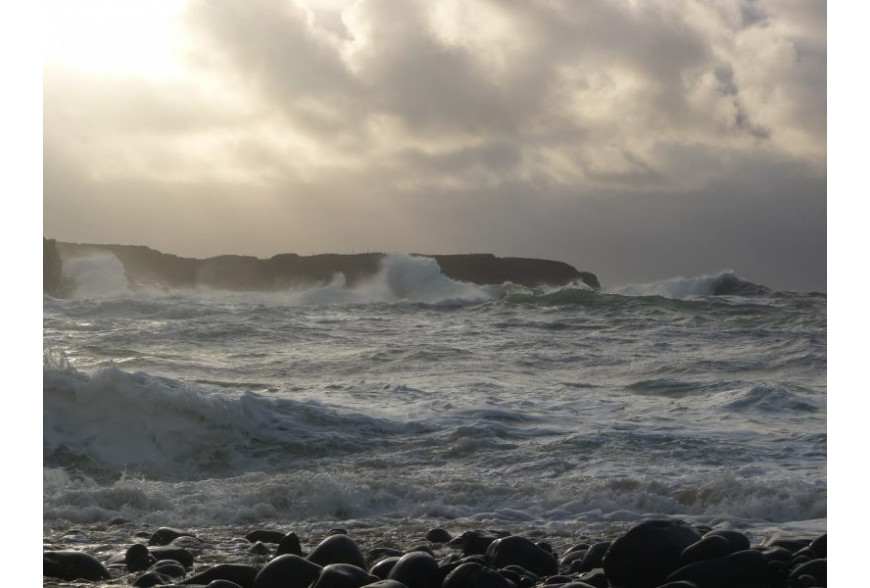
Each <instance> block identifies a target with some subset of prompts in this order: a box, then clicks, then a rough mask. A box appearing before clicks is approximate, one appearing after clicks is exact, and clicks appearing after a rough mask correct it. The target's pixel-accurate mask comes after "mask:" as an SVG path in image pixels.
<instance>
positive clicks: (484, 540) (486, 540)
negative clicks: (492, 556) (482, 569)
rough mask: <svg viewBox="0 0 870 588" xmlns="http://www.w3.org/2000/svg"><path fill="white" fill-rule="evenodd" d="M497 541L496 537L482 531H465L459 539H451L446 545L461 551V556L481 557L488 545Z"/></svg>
mask: <svg viewBox="0 0 870 588" xmlns="http://www.w3.org/2000/svg"><path fill="white" fill-rule="evenodd" d="M496 539H498V536H496V535H494V534H492V533H485V532H483V531H475V530H470V531H465V532H463V533H462V534H461V535H460V536H459V537H455V538H453V539H451V540H450V541H449V542H448V543H447V545H449V546H450V547H458V548H460V549H462V555H476V554H480V555H483V554H484V553H486V549H487V547H489V545H490V543H492V542H493V541H495V540H496Z"/></svg>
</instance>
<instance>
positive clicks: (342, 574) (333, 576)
mask: <svg viewBox="0 0 870 588" xmlns="http://www.w3.org/2000/svg"><path fill="white" fill-rule="evenodd" d="M378 580H380V578H376V577H374V576H372V575H370V574H369V573H368V572H367V571H365V570H364V569H362V568H360V567H359V566H356V565H353V564H346V563H337V564H329V565H328V566H325V567H324V568H323V570H322V571H321V572H320V576H319V577H318V578H317V581H316V582H314V586H313V588H360V587H361V586H365V585H366V584H371V583H373V582H377V581H378Z"/></svg>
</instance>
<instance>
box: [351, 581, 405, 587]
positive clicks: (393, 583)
mask: <svg viewBox="0 0 870 588" xmlns="http://www.w3.org/2000/svg"><path fill="white" fill-rule="evenodd" d="M362 588H408V587H407V586H405V585H404V584H402V583H401V582H396V581H395V580H378V581H377V582H374V583H372V584H366V585H365V586H363V587H362Z"/></svg>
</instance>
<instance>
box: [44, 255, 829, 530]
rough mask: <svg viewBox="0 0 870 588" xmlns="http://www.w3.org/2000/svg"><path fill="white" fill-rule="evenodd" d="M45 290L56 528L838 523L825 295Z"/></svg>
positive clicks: (340, 286)
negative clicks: (832, 504)
mask: <svg viewBox="0 0 870 588" xmlns="http://www.w3.org/2000/svg"><path fill="white" fill-rule="evenodd" d="M64 271H65V273H66V274H67V275H68V276H69V277H70V278H77V279H78V280H79V284H80V289H79V292H78V294H77V296H76V297H75V298H72V299H66V300H58V299H53V298H50V297H45V298H44V302H43V310H44V329H43V333H44V339H43V340H44V350H45V351H44V370H43V466H44V479H43V517H44V522H45V526H46V529H57V528H63V527H64V526H68V525H71V524H73V525H74V524H89V523H100V522H104V521H109V520H111V519H112V518H115V517H124V518H126V519H128V520H130V521H134V522H140V523H152V524H158V525H159V524H172V525H188V526H197V527H199V528H201V527H209V526H211V527H215V528H216V527H218V526H221V525H239V524H263V523H269V522H286V521H295V522H297V523H298V524H303V525H305V524H307V525H316V524H320V523H321V522H322V523H323V524H330V523H333V522H343V523H344V524H345V525H348V524H350V525H360V526H365V525H381V524H405V525H421V524H424V522H425V521H435V522H437V521H441V522H443V521H446V520H451V521H458V522H463V521H465V522H492V523H494V524H512V523H515V524H541V525H559V524H576V523H584V522H585V523H590V524H594V523H597V522H598V523H600V522H607V521H612V522H621V521H633V520H637V519H638V518H640V517H643V516H645V515H649V514H653V513H656V514H673V515H680V516H686V517H688V518H689V519H691V520H695V521H698V522H708V523H709V522H715V521H721V520H729V521H733V522H735V523H736V524H741V525H748V526H749V527H750V528H752V527H770V526H771V525H772V526H773V527H776V526H782V527H790V528H801V525H805V526H807V528H810V527H812V528H817V527H818V524H819V521H818V519H824V518H825V517H826V445H827V438H826V303H827V302H826V298H825V296H824V295H821V294H814V295H813V294H794V293H776V294H771V295H758V296H755V297H741V296H710V295H709V294H711V293H712V292H713V291H714V290H715V288H716V285H717V284H721V283H722V282H723V280H724V281H728V280H731V281H735V280H736V281H739V279H738V278H736V276H733V275H731V274H722V275H718V276H710V277H703V278H692V279H677V280H670V281H667V282H661V283H658V284H648V285H643V286H635V287H632V288H626V289H623V290H621V291H616V292H593V291H589V290H586V289H583V288H580V287H567V288H560V289H556V290H549V291H544V290H539V291H532V290H528V289H525V288H520V287H516V286H511V285H501V286H492V287H479V286H475V285H470V284H461V283H457V282H454V281H451V280H449V279H448V278H446V277H444V276H443V275H441V274H440V273H439V272H438V268H437V264H435V263H434V261H433V260H430V259H424V258H409V257H402V256H397V257H392V258H388V260H387V261H386V262H385V267H384V270H383V272H382V273H381V275H379V276H378V278H377V279H375V280H373V281H372V283H370V284H367V285H365V286H362V287H359V288H356V289H348V288H345V287H344V283H343V280H342V278H341V276H337V277H336V279H335V280H334V281H333V282H332V283H331V284H328V285H326V286H324V287H322V288H316V289H313V290H307V291H297V292H286V293H270V294H266V293H237V292H236V293H234V292H215V291H206V290H191V291H138V292H131V291H128V290H127V288H126V282H125V279H124V275H123V268H122V267H121V266H120V264H118V263H117V260H115V259H114V258H111V257H101V258H94V259H90V260H80V261H79V262H76V263H72V264H68V265H67V266H66V267H65V268H64Z"/></svg>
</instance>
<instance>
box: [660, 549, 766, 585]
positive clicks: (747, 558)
mask: <svg viewBox="0 0 870 588" xmlns="http://www.w3.org/2000/svg"><path fill="white" fill-rule="evenodd" d="M771 575H772V570H771V569H770V567H769V566H768V565H767V559H765V557H764V554H762V553H761V552H760V551H757V550H755V549H748V550H746V551H738V552H736V553H732V554H730V555H726V556H725V557H720V558H719V559H713V560H708V561H699V562H696V563H693V564H689V565H687V566H684V567H682V568H680V569H679V570H677V571H675V572H674V573H672V574H670V575H669V576H668V577H667V578H666V579H665V581H666V582H676V581H679V580H688V581H689V582H694V583H695V584H698V585H699V586H703V587H704V588H735V587H736V586H740V587H741V588H767V586H768V585H769V583H770V580H771V579H772V578H771Z"/></svg>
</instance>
